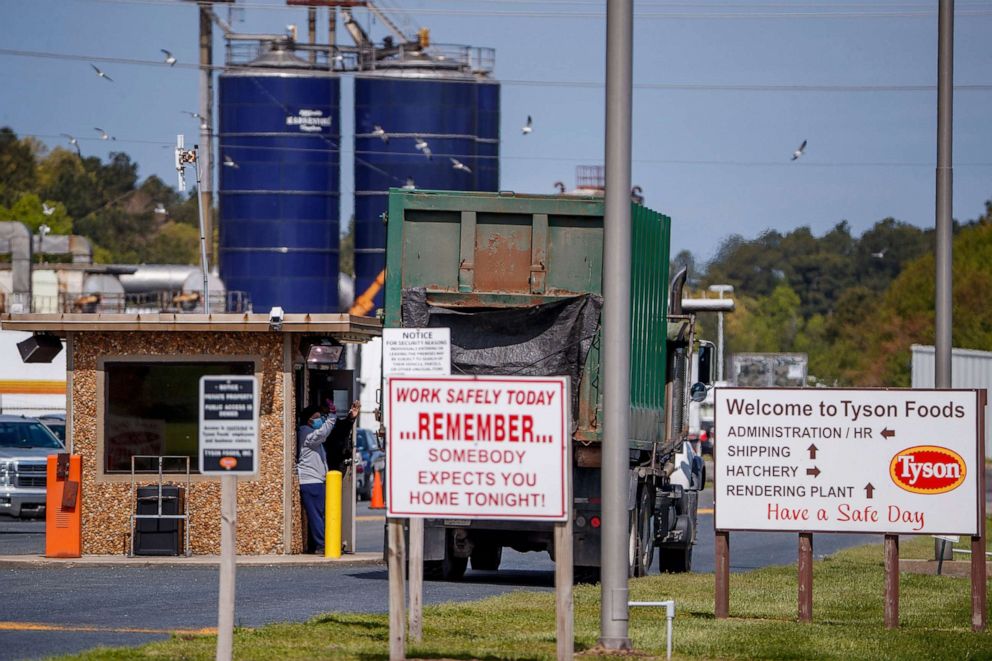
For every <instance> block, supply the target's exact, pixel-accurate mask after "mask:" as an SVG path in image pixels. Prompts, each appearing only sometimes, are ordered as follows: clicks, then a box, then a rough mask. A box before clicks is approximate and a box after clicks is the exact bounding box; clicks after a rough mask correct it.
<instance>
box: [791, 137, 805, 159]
mask: <svg viewBox="0 0 992 661" xmlns="http://www.w3.org/2000/svg"><path fill="white" fill-rule="evenodd" d="M805 153H806V141H805V140H803V144H801V145H799V149H797V150H796V151H794V152H792V160H793V161H795V160H798V159H799V157H800V156H802V155H803V154H805Z"/></svg>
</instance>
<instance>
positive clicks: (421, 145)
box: [414, 137, 431, 160]
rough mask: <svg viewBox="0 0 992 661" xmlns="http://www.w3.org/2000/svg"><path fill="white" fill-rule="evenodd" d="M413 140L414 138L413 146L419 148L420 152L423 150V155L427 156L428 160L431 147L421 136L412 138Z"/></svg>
mask: <svg viewBox="0 0 992 661" xmlns="http://www.w3.org/2000/svg"><path fill="white" fill-rule="evenodd" d="M414 140H416V143H414V146H415V147H416V148H417V149H418V150H420V151H421V152H423V153H424V156H426V157H427V158H428V160H430V158H431V147H430V145H428V144H427V141H426V140H424V139H423V138H419V137H418V138H414Z"/></svg>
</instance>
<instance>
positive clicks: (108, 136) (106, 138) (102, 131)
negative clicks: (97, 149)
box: [93, 126, 117, 140]
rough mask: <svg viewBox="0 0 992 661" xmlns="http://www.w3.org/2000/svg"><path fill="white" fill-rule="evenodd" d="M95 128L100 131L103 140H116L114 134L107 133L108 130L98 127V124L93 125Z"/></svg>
mask: <svg viewBox="0 0 992 661" xmlns="http://www.w3.org/2000/svg"><path fill="white" fill-rule="evenodd" d="M93 130H94V131H97V132H99V134H100V139H101V140H116V139H117V138H115V137H114V136H112V135H110V134H109V133H107V132H106V131H104V130H103V129H101V128H98V127H96V126H94V127H93Z"/></svg>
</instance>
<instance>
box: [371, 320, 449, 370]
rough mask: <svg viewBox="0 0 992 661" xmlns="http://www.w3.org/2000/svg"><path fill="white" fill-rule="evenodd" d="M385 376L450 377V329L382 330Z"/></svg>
mask: <svg viewBox="0 0 992 661" xmlns="http://www.w3.org/2000/svg"><path fill="white" fill-rule="evenodd" d="M382 373H383V374H385V375H386V376H400V375H403V376H412V375H414V374H437V375H441V376H447V375H448V374H451V329H450V328H383V329H382Z"/></svg>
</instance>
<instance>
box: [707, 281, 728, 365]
mask: <svg viewBox="0 0 992 661" xmlns="http://www.w3.org/2000/svg"><path fill="white" fill-rule="evenodd" d="M710 291H712V292H717V293H718V294H720V299H721V300H723V295H724V294H733V293H734V286H733V285H710ZM717 320H718V321H717V327H718V328H717V347H718V350H717V356H716V380H717V381H723V312H717Z"/></svg>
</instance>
